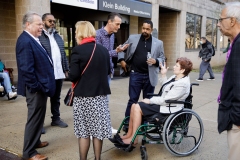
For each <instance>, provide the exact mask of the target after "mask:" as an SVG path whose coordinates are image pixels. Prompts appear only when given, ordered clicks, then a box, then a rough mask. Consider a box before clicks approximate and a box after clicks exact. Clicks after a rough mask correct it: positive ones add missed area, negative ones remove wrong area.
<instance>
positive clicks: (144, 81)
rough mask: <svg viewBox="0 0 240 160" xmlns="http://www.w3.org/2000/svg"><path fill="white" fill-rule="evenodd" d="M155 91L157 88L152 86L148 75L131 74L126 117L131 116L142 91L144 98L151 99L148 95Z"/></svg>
mask: <svg viewBox="0 0 240 160" xmlns="http://www.w3.org/2000/svg"><path fill="white" fill-rule="evenodd" d="M154 89H155V87H153V86H152V85H151V83H150V80H149V75H148V73H138V72H131V73H130V78H129V88H128V94H129V100H128V104H127V108H126V112H125V117H126V116H130V111H131V107H132V104H133V103H137V102H138V100H139V96H140V93H141V90H142V91H143V98H151V96H148V95H147V94H148V93H153V92H154Z"/></svg>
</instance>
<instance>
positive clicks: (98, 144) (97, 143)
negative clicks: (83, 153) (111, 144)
mask: <svg viewBox="0 0 240 160" xmlns="http://www.w3.org/2000/svg"><path fill="white" fill-rule="evenodd" d="M102 145H103V140H100V139H98V138H96V137H93V150H94V154H95V160H100V159H101V153H102Z"/></svg>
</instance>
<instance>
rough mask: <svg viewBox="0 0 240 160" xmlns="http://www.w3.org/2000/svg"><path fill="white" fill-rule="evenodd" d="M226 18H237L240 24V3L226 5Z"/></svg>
mask: <svg viewBox="0 0 240 160" xmlns="http://www.w3.org/2000/svg"><path fill="white" fill-rule="evenodd" d="M224 8H226V16H227V17H235V18H236V19H237V22H238V23H240V2H228V3H225V7H224Z"/></svg>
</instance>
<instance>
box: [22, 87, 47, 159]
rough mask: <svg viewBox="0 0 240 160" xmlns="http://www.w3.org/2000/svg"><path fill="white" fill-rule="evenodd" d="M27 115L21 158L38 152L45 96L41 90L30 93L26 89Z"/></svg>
mask: <svg viewBox="0 0 240 160" xmlns="http://www.w3.org/2000/svg"><path fill="white" fill-rule="evenodd" d="M26 102H27V107H28V115H27V116H28V117H27V123H26V126H25V133H24V145H23V158H30V157H33V156H35V155H36V154H38V152H37V151H36V149H35V148H36V146H37V145H39V144H40V143H41V141H40V137H41V131H42V127H43V123H44V119H45V114H46V105H47V96H46V95H45V93H43V92H41V91H40V92H37V93H30V92H29V91H28V89H26Z"/></svg>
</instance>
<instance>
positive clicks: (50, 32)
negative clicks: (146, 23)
mask: <svg viewBox="0 0 240 160" xmlns="http://www.w3.org/2000/svg"><path fill="white" fill-rule="evenodd" d="M47 32H48V33H49V34H52V33H54V32H55V28H48V29H47Z"/></svg>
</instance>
